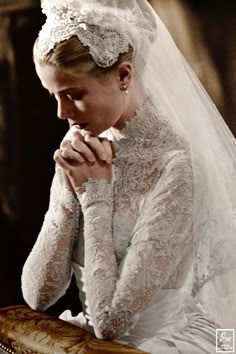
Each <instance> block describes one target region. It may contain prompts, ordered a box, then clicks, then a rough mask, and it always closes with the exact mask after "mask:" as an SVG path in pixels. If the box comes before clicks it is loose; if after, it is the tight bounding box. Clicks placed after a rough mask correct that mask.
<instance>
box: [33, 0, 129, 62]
mask: <svg viewBox="0 0 236 354" xmlns="http://www.w3.org/2000/svg"><path fill="white" fill-rule="evenodd" d="M121 1H122V0H121ZM105 3H106V1H101V2H100V3H99V2H97V3H96V6H94V1H91V0H87V1H85V0H83V1H81V0H56V1H52V0H42V1H41V6H42V12H43V13H44V14H45V15H46V16H47V19H46V22H45V24H44V25H43V27H42V29H41V31H40V32H39V49H40V52H41V55H42V56H46V55H47V54H48V53H49V52H50V51H51V50H52V49H53V48H54V47H55V45H56V44H58V43H59V42H61V41H64V40H66V39H69V38H70V37H72V36H77V37H78V38H79V40H80V41H81V43H82V44H83V45H84V46H88V47H89V51H90V54H91V56H92V58H93V60H94V61H95V63H96V64H97V65H98V66H101V67H109V66H111V65H113V64H114V63H115V62H116V61H117V60H118V57H119V55H120V54H121V53H125V52H128V49H129V43H128V40H127V38H126V36H125V33H122V31H121V29H120V28H119V26H116V23H117V16H115V17H114V13H113V14H112V13H111V11H109V6H106V4H105ZM107 3H108V2H107ZM104 4H105V6H104ZM104 7H105V8H106V9H107V11H104ZM104 16H106V22H107V16H108V17H109V19H110V24H111V28H108V27H107V25H106V28H105V27H103V26H102V23H103V18H104Z"/></svg>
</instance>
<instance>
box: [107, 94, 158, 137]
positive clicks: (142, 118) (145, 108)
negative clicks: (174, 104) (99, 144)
mask: <svg viewBox="0 0 236 354" xmlns="http://www.w3.org/2000/svg"><path fill="white" fill-rule="evenodd" d="M158 121H159V119H158V115H157V110H156V108H155V106H154V105H153V103H152V100H151V99H150V98H149V97H148V98H147V99H146V100H145V101H144V103H143V105H142V106H141V107H139V108H138V109H136V111H135V114H134V116H133V117H132V118H131V119H130V120H129V121H127V122H126V123H125V125H124V127H123V128H122V129H120V130H117V129H114V128H111V129H110V133H111V134H112V136H113V137H114V139H115V140H116V141H119V140H121V139H124V138H127V139H132V140H133V139H135V140H140V139H141V140H143V139H145V138H146V136H147V134H150V132H151V131H153V128H154V127H155V126H156V127H157V126H158ZM154 131H155V135H156V129H154Z"/></svg>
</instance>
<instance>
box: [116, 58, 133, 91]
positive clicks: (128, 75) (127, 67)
mask: <svg viewBox="0 0 236 354" xmlns="http://www.w3.org/2000/svg"><path fill="white" fill-rule="evenodd" d="M132 77H133V68H132V64H131V63H130V62H128V61H125V62H123V63H121V64H119V66H118V67H117V79H118V82H119V85H120V89H121V90H126V89H127V88H128V87H129V85H130V82H131V80H132Z"/></svg>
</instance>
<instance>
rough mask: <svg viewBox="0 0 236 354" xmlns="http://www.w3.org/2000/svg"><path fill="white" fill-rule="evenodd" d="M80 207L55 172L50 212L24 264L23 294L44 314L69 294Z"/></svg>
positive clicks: (59, 170) (26, 299)
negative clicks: (45, 310)
mask: <svg viewBox="0 0 236 354" xmlns="http://www.w3.org/2000/svg"><path fill="white" fill-rule="evenodd" d="M79 211H80V206H79V202H78V200H77V199H76V198H75V197H74V195H73V194H72V192H71V191H70V190H69V189H67V187H66V186H65V183H64V178H63V175H62V171H61V169H60V168H59V167H57V168H56V173H55V175H54V179H53V182H52V186H51V192H50V203H49V209H48V211H47V213H46V215H45V218H44V222H43V225H42V228H41V231H40V233H39V236H38V239H37V241H36V243H35V245H34V247H33V249H32V251H31V253H30V255H29V256H28V259H27V260H26V262H25V265H24V267H23V272H22V291H23V296H24V299H25V301H26V302H27V303H28V304H29V306H30V307H32V308H33V309H38V310H44V309H46V308H47V307H49V306H51V305H53V304H54V303H55V302H56V301H57V300H58V299H59V298H60V297H61V296H62V295H63V294H64V293H65V291H66V289H67V287H68V286H69V283H70V280H71V274H72V268H71V254H72V248H73V241H74V235H75V230H76V228H77V227H78V225H76V224H77V222H78V220H79V215H78V214H79Z"/></svg>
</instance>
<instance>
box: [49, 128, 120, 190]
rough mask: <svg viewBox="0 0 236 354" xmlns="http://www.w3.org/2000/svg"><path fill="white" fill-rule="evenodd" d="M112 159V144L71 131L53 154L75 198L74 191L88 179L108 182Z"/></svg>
mask: <svg viewBox="0 0 236 354" xmlns="http://www.w3.org/2000/svg"><path fill="white" fill-rule="evenodd" d="M114 156H115V148H114V144H113V142H111V141H109V140H107V139H105V138H98V137H95V136H91V135H90V134H87V133H86V132H83V131H82V132H81V131H80V130H78V129H77V128H76V127H72V128H71V129H70V130H69V132H68V133H67V134H66V136H65V138H64V139H63V141H62V143H61V146H60V149H59V150H57V151H56V152H55V154H54V160H55V161H56V162H57V164H58V165H60V166H61V168H62V169H63V172H64V178H65V182H66V184H67V186H68V188H69V189H70V190H71V191H72V192H73V193H74V194H75V191H74V189H75V188H77V187H78V186H80V185H82V184H83V183H84V182H86V181H87V180H88V179H89V178H92V179H105V180H106V181H108V182H110V181H111V163H112V159H113V157H114Z"/></svg>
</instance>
